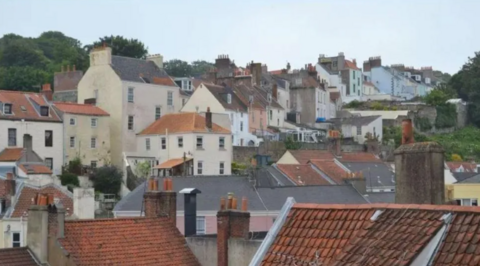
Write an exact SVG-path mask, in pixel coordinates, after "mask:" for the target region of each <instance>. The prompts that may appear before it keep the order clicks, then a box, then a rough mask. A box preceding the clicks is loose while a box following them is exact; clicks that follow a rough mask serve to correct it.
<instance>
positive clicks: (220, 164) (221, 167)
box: [218, 162, 225, 175]
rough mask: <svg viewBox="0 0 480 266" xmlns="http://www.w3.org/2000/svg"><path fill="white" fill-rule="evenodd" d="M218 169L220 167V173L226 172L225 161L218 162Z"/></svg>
mask: <svg viewBox="0 0 480 266" xmlns="http://www.w3.org/2000/svg"><path fill="white" fill-rule="evenodd" d="M218 169H219V170H218V173H219V174H220V175H224V174H225V162H220V163H219V164H218Z"/></svg>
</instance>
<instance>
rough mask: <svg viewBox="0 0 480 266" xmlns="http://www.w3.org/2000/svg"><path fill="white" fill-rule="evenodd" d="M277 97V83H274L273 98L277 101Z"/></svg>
mask: <svg viewBox="0 0 480 266" xmlns="http://www.w3.org/2000/svg"><path fill="white" fill-rule="evenodd" d="M277 97H278V87H277V83H273V85H272V98H273V99H275V101H276V100H277Z"/></svg>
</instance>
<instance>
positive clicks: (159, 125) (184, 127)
mask: <svg viewBox="0 0 480 266" xmlns="http://www.w3.org/2000/svg"><path fill="white" fill-rule="evenodd" d="M167 130H168V133H187V132H188V133H189V132H195V133H210V132H211V133H222V134H230V130H228V129H225V128H223V127H221V126H219V125H217V124H215V123H212V130H209V129H207V127H206V125H205V117H203V116H201V115H199V114H197V113H176V114H166V115H164V116H162V117H161V118H160V119H158V120H156V121H155V122H153V123H152V124H151V125H150V126H148V127H147V128H145V129H144V130H143V131H142V132H140V133H139V135H164V134H165V132H166V131H167Z"/></svg>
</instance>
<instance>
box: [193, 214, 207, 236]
mask: <svg viewBox="0 0 480 266" xmlns="http://www.w3.org/2000/svg"><path fill="white" fill-rule="evenodd" d="M199 221H203V228H199V226H198V222H199ZM195 222H196V228H197V232H195V234H196V235H205V234H206V233H207V219H205V216H197V219H196V221H195Z"/></svg>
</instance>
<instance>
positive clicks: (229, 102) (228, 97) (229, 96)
mask: <svg viewBox="0 0 480 266" xmlns="http://www.w3.org/2000/svg"><path fill="white" fill-rule="evenodd" d="M227 102H228V104H231V103H232V95H231V94H230V93H229V94H227Z"/></svg>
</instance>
